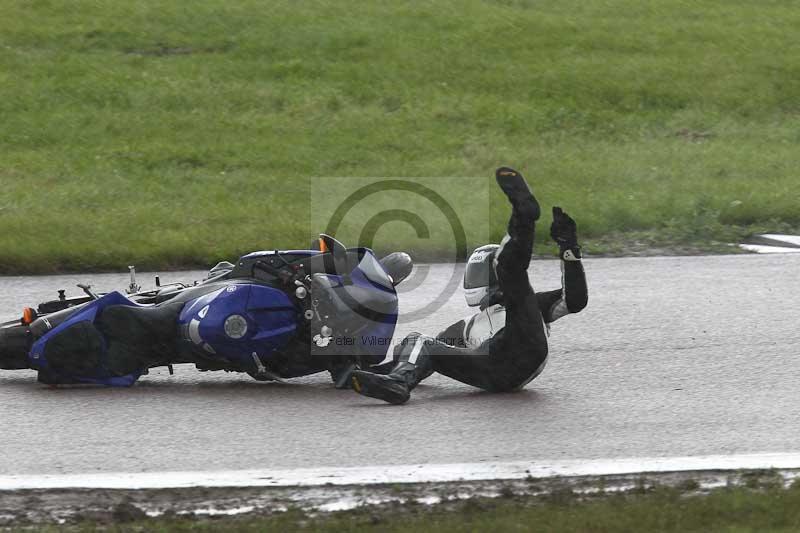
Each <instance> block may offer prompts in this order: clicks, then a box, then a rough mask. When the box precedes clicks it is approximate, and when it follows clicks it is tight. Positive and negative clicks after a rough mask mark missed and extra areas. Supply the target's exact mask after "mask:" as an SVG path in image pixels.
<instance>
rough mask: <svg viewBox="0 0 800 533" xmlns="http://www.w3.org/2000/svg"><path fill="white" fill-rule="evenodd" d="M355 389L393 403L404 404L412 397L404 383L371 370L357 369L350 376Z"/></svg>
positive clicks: (361, 393) (360, 392)
mask: <svg viewBox="0 0 800 533" xmlns="http://www.w3.org/2000/svg"><path fill="white" fill-rule="evenodd" d="M350 384H351V385H352V386H353V390H354V391H356V392H357V393H359V394H360V395H362V396H367V397H369V398H375V399H378V400H383V401H384V402H388V403H391V404H393V405H400V404H404V403H406V402H407V401H408V399H409V398H410V394H409V393H408V390H407V389H405V388H404V387H403V386H402V385H400V384H398V383H395V382H394V381H392V380H390V379H388V378H386V377H385V376H381V375H379V374H372V373H370V372H362V371H358V370H357V371H355V372H353V375H352V376H351V377H350Z"/></svg>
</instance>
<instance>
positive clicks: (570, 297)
mask: <svg viewBox="0 0 800 533" xmlns="http://www.w3.org/2000/svg"><path fill="white" fill-rule="evenodd" d="M573 257H574V256H573ZM561 284H562V287H561V288H560V289H558V290H554V291H548V292H540V293H537V294H536V299H537V301H538V303H539V309H540V310H541V311H542V316H543V317H544V321H545V322H547V323H548V324H549V323H550V322H553V321H554V320H558V319H559V318H561V317H562V316H564V315H568V314H570V313H578V312H580V311H581V310H582V309H583V308H584V307H586V303H587V301H588V299H589V290H588V288H587V286H586V274H585V273H584V271H583V265H582V264H581V261H580V259H565V258H564V257H563V254H562V259H561Z"/></svg>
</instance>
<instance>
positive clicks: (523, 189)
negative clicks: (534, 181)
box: [496, 169, 541, 220]
mask: <svg viewBox="0 0 800 533" xmlns="http://www.w3.org/2000/svg"><path fill="white" fill-rule="evenodd" d="M496 179H497V184H498V185H499V186H500V189H502V190H503V192H504V193H505V195H506V196H507V197H508V199H509V200H510V201H511V202H512V203H516V204H517V206H518V208H519V209H520V210H522V211H524V212H525V214H526V215H527V216H529V217H531V218H533V219H534V220H538V219H539V217H540V216H541V209H540V208H539V202H537V201H536V197H535V196H534V195H533V192H532V191H531V188H530V187H529V186H528V182H526V181H525V178H523V177H522V175H521V174H520V173H519V172H516V171H511V170H507V169H504V170H498V171H497V175H496Z"/></svg>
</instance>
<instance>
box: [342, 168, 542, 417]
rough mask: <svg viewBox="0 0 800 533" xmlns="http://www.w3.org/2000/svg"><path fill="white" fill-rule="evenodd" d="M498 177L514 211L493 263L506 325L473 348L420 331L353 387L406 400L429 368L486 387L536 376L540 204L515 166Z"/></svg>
mask: <svg viewBox="0 0 800 533" xmlns="http://www.w3.org/2000/svg"><path fill="white" fill-rule="evenodd" d="M496 177H497V182H498V184H499V185H500V187H501V188H502V189H503V192H505V193H506V195H507V196H508V198H509V200H510V202H511V205H512V213H511V218H510V220H509V223H508V235H507V236H506V237H505V238H504V239H503V242H502V243H501V248H500V249H499V250H498V253H497V258H496V265H495V269H496V272H497V276H498V280H499V282H500V288H501V289H502V290H503V293H504V298H503V300H504V303H505V304H506V326H505V328H503V330H502V331H501V332H500V333H499V334H497V335H495V337H493V338H492V339H489V340H488V341H487V342H486V343H484V344H483V345H481V346H480V347H479V348H477V349H471V350H470V349H463V348H456V347H454V346H449V345H447V344H444V343H442V342H438V341H436V340H434V339H433V338H430V337H423V336H420V335H419V334H415V335H414V336H409V337H407V338H406V339H405V340H404V341H403V342H404V344H405V346H401V347H399V348H400V349H401V351H400V360H399V361H398V363H397V365H396V366H395V367H394V369H393V370H392V371H391V372H390V373H389V374H388V375H378V374H375V373H371V372H364V371H356V372H355V373H354V374H353V388H354V389H355V390H356V391H357V392H359V393H361V394H363V395H365V396H371V397H374V398H379V399H382V400H384V401H387V402H390V403H405V402H406V401H408V399H409V396H410V391H411V390H412V389H413V388H414V387H415V386H416V385H417V384H418V383H419V382H420V381H421V379H422V378H423V376H425V375H426V374H427V371H428V369H429V368H431V367H432V368H433V369H434V370H435V371H437V372H439V373H441V374H444V375H446V376H448V377H451V378H453V379H456V380H458V381H461V382H463V383H467V384H469V385H473V386H475V387H479V388H482V389H485V390H489V391H506V390H513V389H515V388H517V387H519V386H520V385H522V384H524V383H526V382H527V381H526V380H529V378H530V377H531V376H535V372H536V371H537V369H540V368H541V366H542V364H543V363H544V361H545V359H546V357H547V335H546V332H545V326H544V321H543V319H542V315H541V312H540V311H539V306H538V305H537V302H536V295H535V293H534V291H533V288H532V287H531V285H530V282H529V281H528V271H527V269H528V265H529V264H530V260H531V254H532V252H533V237H534V230H535V223H536V220H537V219H538V218H539V204H538V203H537V202H536V199H535V198H534V196H533V194H532V193H531V191H530V189H529V188H528V185H527V183H525V179H524V178H523V177H522V176H521V175H520V174H519V173H517V172H516V171H514V170H511V169H506V168H501V169H498V171H497V175H496Z"/></svg>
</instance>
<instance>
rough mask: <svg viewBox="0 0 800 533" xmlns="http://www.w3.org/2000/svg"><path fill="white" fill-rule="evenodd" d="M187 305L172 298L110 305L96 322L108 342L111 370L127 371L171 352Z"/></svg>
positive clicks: (123, 372)
mask: <svg viewBox="0 0 800 533" xmlns="http://www.w3.org/2000/svg"><path fill="white" fill-rule="evenodd" d="M183 306H184V304H183V303H182V302H168V303H165V304H162V305H156V306H152V307H144V306H130V305H112V306H109V307H106V308H105V309H104V310H103V312H102V313H101V315H100V316H99V317H98V318H97V320H96V321H95V325H96V326H97V329H98V330H99V331H100V332H101V333H102V334H103V336H104V338H105V340H106V343H107V345H108V366H109V370H111V371H112V372H113V373H114V374H117V375H125V374H128V373H130V372H131V371H133V370H135V369H139V368H143V367H147V366H150V365H152V364H154V363H156V362H158V361H159V360H161V359H163V358H164V357H165V356H168V355H170V354H169V353H168V352H169V351H170V350H171V346H172V345H173V344H174V341H175V339H176V338H177V331H178V328H177V321H178V317H179V316H180V312H181V309H183Z"/></svg>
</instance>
